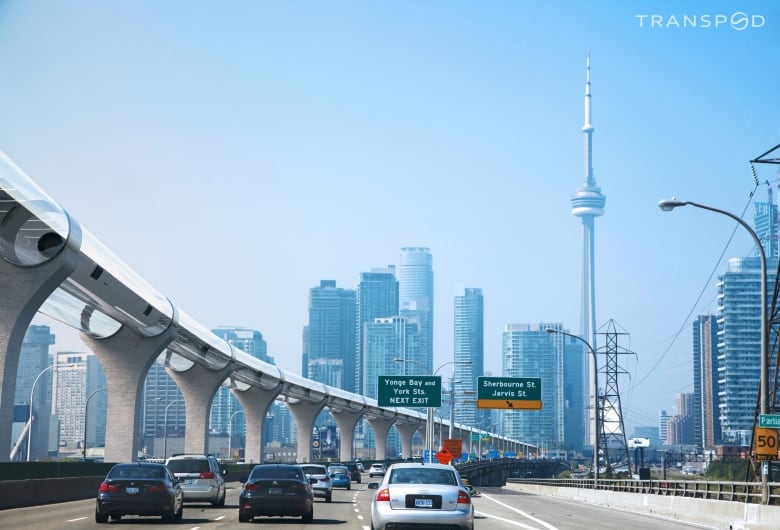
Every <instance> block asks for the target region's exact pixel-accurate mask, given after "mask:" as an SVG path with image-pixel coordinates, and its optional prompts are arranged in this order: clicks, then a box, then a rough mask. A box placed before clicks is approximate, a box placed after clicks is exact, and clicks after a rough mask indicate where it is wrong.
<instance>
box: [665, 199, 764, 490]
mask: <svg viewBox="0 0 780 530" xmlns="http://www.w3.org/2000/svg"><path fill="white" fill-rule="evenodd" d="M680 206H693V207H695V208H701V209H702V210H709V211H711V212H715V213H719V214H721V215H725V216H726V217H730V218H731V219H734V220H735V221H736V222H737V223H739V224H740V225H742V227H743V228H744V229H745V230H747V231H748V233H749V234H750V237H752V238H753V241H754V242H755V244H756V248H757V249H758V256H759V259H760V260H761V317H760V318H761V373H760V376H759V385H758V393H759V402H760V413H761V414H767V413H769V327H768V326H769V323H768V321H767V315H766V291H767V286H766V284H767V281H766V254H764V247H763V245H762V244H761V239H759V237H758V234H756V232H755V230H753V229H752V228H751V227H750V225H749V224H747V223H746V222H745V221H743V220H742V218H740V217H739V216H737V215H734V214H733V213H731V212H727V211H726V210H721V209H720V208H715V207H713V206H707V205H706V204H699V203H697V202H693V201H678V200H677V199H664V200H661V201H659V202H658V207H659V208H661V210H663V211H665V212H671V211H672V210H674V209H675V208H678V207H680ZM761 501H762V503H763V504H767V503H768V502H769V466H768V465H764V466H762V471H761Z"/></svg>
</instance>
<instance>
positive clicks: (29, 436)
mask: <svg viewBox="0 0 780 530" xmlns="http://www.w3.org/2000/svg"><path fill="white" fill-rule="evenodd" d="M72 366H75V365H73V364H52V365H51V366H47V367H46V368H44V369H43V370H41V373H39V374H38V375H37V376H35V380H34V381H33V384H32V387H31V388H30V417H29V418H28V421H29V422H30V425H29V427H28V430H27V461H28V462H29V461H30V451H31V449H32V429H33V399H34V398H35V385H37V384H38V380H39V379H40V378H41V376H42V375H43V374H45V373H46V372H48V371H49V370H55V369H57V368H70V367H72Z"/></svg>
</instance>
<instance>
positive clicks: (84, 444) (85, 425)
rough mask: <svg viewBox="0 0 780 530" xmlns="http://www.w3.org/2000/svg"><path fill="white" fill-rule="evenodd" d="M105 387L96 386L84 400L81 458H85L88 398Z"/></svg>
mask: <svg viewBox="0 0 780 530" xmlns="http://www.w3.org/2000/svg"><path fill="white" fill-rule="evenodd" d="M105 389H106V388H105V387H103V388H98V389H97V390H95V391H94V392H92V393H91V394H90V395H89V397H88V398H87V400H86V401H85V402H84V443H83V444H82V445H81V456H82V458H85V459H86V458H87V413H88V412H89V400H90V399H92V398H93V397H95V394H97V393H98V392H102V391H103V390H105Z"/></svg>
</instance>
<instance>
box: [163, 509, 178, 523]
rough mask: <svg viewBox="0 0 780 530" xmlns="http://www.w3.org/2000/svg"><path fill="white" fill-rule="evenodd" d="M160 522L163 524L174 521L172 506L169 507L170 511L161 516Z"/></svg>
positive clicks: (174, 511) (174, 512)
mask: <svg viewBox="0 0 780 530" xmlns="http://www.w3.org/2000/svg"><path fill="white" fill-rule="evenodd" d="M161 519H162V522H164V523H172V522H174V521H175V520H176V510H175V508H174V506H171V509H170V510H168V511H167V512H165V513H164V514H162V516H161Z"/></svg>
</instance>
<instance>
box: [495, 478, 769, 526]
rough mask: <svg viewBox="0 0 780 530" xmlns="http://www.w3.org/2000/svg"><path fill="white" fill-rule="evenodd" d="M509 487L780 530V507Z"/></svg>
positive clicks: (709, 522) (677, 517)
mask: <svg viewBox="0 0 780 530" xmlns="http://www.w3.org/2000/svg"><path fill="white" fill-rule="evenodd" d="M506 487H507V488H511V489H516V490H520V491H524V492H528V493H536V494H538V495H547V496H550V497H557V498H560V499H566V500H570V501H577V502H584V503H587V504H593V505H596V506H602V507H604V508H611V509H617V510H625V511H630V512H639V513H644V514H647V515H651V516H654V517H659V518H663V519H668V520H674V521H680V522H685V523H694V524H698V525H702V526H705V527H709V528H717V529H728V530H777V529H778V528H780V506H763V505H759V504H745V503H741V502H729V501H717V500H710V499H691V498H687V497H673V496H666V495H652V494H641V493H626V492H620V493H616V492H614V491H607V490H591V489H581V488H565V487H558V486H542V485H536V484H521V483H509V484H507V485H506Z"/></svg>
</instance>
